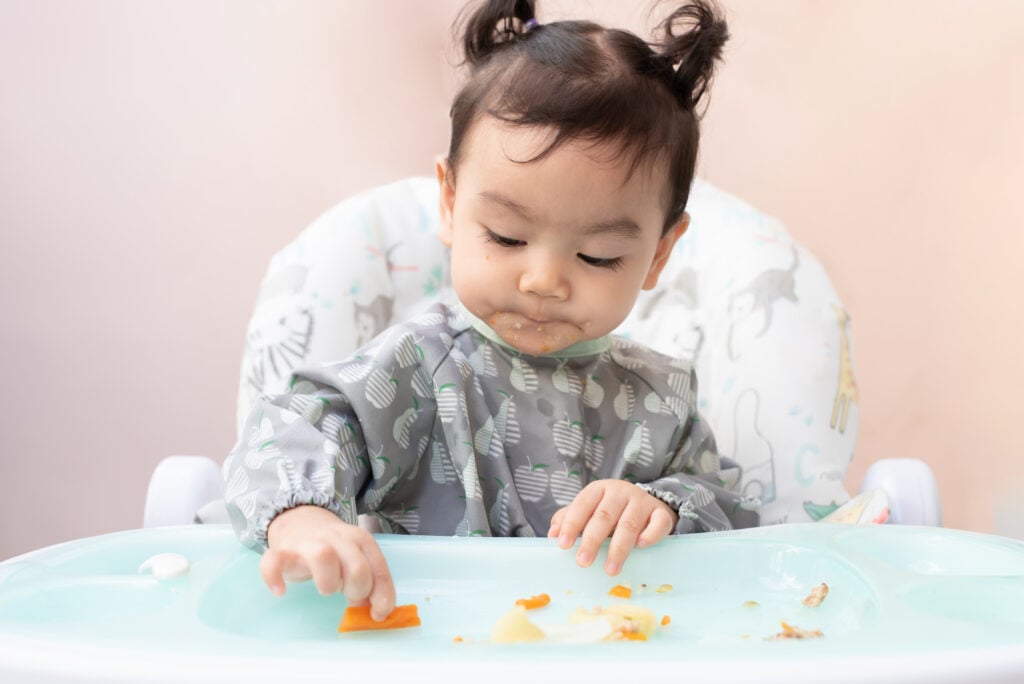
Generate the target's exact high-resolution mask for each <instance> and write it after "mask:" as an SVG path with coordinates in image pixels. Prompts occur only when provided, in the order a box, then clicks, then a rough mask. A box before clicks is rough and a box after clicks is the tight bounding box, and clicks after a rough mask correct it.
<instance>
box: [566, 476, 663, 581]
mask: <svg viewBox="0 0 1024 684" xmlns="http://www.w3.org/2000/svg"><path fill="white" fill-rule="evenodd" d="M676 519H677V515H676V512H675V511H673V510H672V508H671V507H670V506H669V505H668V504H667V503H665V502H664V501H661V500H660V499H656V498H655V497H653V496H651V495H650V494H648V493H647V492H645V491H644V490H642V489H640V488H639V487H637V486H636V485H634V484H631V483H629V482H626V481H625V480H596V481H594V482H591V483H590V484H588V485H587V486H586V487H584V488H583V490H582V491H580V493H579V494H577V495H576V498H575V499H573V501H572V503H571V504H569V505H568V506H566V507H564V508H560V509H559V510H558V511H556V512H555V514H554V515H553V516H551V529H549V530H548V537H550V538H555V537H557V538H558V545H559V546H560V547H562V548H563V549H568V548H569V547H571V546H572V545H573V543H575V541H576V537H578V536H580V533H581V532H582V535H583V538H582V539H581V540H580V548H579V551H577V552H576V562H577V563H579V564H580V566H582V567H584V568H585V567H589V566H590V564H591V563H593V562H594V557H595V556H597V550H598V548H600V546H601V544H602V543H603V542H604V540H605V539H607V538H608V537H609V536H611V538H612V541H611V544H610V545H609V547H608V560H607V562H606V563H605V566H604V571H605V572H606V573H608V574H609V575H617V574H618V573H619V570H621V569H622V564H623V563H625V562H626V557H627V556H628V555H629V552H630V551H632V550H633V547H634V546H636V547H638V548H643V547H644V546H650V545H651V544H654V543H656V542H659V541H661V540H662V538H664V537H665V535H667V534H668V533H669V532H671V531H672V530H673V529H675V526H676Z"/></svg>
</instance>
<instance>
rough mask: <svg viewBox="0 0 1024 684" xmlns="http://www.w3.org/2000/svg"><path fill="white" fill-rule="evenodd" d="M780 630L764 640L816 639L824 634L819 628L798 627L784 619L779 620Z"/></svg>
mask: <svg viewBox="0 0 1024 684" xmlns="http://www.w3.org/2000/svg"><path fill="white" fill-rule="evenodd" d="M781 624H782V631H781V632H779V633H778V634H775V635H773V636H770V637H765V640H766V641H781V640H783V639H817V638H820V637H823V636H825V635H824V634H823V633H822V631H821V630H820V629H800V628H799V627H795V626H794V625H791V624H788V623H786V622H785V621H782V622H781Z"/></svg>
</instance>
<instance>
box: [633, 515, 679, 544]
mask: <svg viewBox="0 0 1024 684" xmlns="http://www.w3.org/2000/svg"><path fill="white" fill-rule="evenodd" d="M675 526H676V517H675V515H674V514H673V512H671V511H670V510H668V509H666V508H664V507H663V506H659V507H658V508H656V509H654V512H653V513H651V517H650V520H648V522H647V527H645V528H644V531H643V532H641V533H640V537H639V538H638V539H637V540H636V545H637V548H641V549H642V548H644V547H645V546H651V545H652V544H657V543H658V542H660V541H661V540H662V539H664V538H665V537H667V536H668V535H669V534H671V533H672V530H673V529H675Z"/></svg>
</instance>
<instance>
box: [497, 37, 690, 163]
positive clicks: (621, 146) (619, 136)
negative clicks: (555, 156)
mask: <svg viewBox="0 0 1024 684" xmlns="http://www.w3.org/2000/svg"><path fill="white" fill-rule="evenodd" d="M595 53H596V55H597V60H600V61H599V62H596V63H598V64H600V63H601V62H603V63H604V65H603V66H606V68H598V69H593V65H594V64H595V62H591V63H590V66H591V68H592V70H591V71H590V72H589V73H580V72H574V71H567V70H566V69H565V68H564V65H562V66H558V67H554V66H551V65H548V64H544V63H538V62H536V61H534V60H531V59H528V58H522V57H521V58H519V59H517V60H515V61H514V62H513V63H512V64H508V63H506V64H505V65H503V66H504V67H505V68H504V69H502V70H501V73H500V74H496V75H495V78H494V79H493V80H492V81H491V82H490V84H489V87H488V89H487V90H488V91H489V92H488V93H487V94H486V95H485V97H484V103H483V105H484V106H483V111H485V112H486V113H487V114H489V115H490V116H493V117H494V118H496V119H498V120H499V121H502V122H505V123H507V124H511V125H514V126H540V127H545V128H549V129H550V130H552V131H553V133H554V135H553V137H552V139H551V142H550V143H549V144H548V145H547V146H545V147H544V148H543V149H541V150H540V151H539V152H538V154H537V155H535V156H534V157H533V158H531V159H523V160H516V161H522V162H525V163H528V162H533V161H537V160H540V159H543V158H544V157H545V156H547V155H548V154H550V153H551V152H553V151H554V150H555V149H557V148H558V147H559V146H561V145H563V144H564V143H566V142H569V141H586V142H593V144H594V145H595V146H596V145H607V146H609V149H610V150H611V151H612V155H613V159H612V161H619V160H621V159H628V160H629V175H632V174H633V173H634V172H635V171H636V170H637V169H638V168H640V167H642V166H644V165H645V164H647V163H650V162H653V161H655V160H660V159H664V161H666V162H669V159H670V158H671V157H672V156H674V155H673V154H672V151H673V150H676V149H678V148H679V146H680V143H682V141H681V140H680V139H679V132H680V131H681V130H685V128H686V126H685V125H683V126H681V125H680V124H681V123H682V122H681V121H680V119H681V118H687V113H686V112H684V111H683V110H682V109H680V107H679V106H678V104H676V102H675V100H674V98H673V97H672V95H671V94H670V93H668V92H667V91H666V90H665V88H664V87H663V86H661V85H660V84H658V83H657V82H656V81H655V80H653V79H651V78H645V77H642V76H639V75H637V74H635V73H630V72H629V71H627V70H626V69H623V68H622V66H621V65H616V64H614V63H613V62H612V60H610V59H609V58H608V55H607V54H605V53H603V52H601V51H598V50H596V49H595ZM494 66H496V65H494ZM641 103H643V104H641ZM669 163H670V162H669Z"/></svg>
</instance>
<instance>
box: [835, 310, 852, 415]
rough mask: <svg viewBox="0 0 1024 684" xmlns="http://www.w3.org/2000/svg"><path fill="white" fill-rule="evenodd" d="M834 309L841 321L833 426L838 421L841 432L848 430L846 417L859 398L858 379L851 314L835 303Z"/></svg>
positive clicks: (839, 321)
mask: <svg viewBox="0 0 1024 684" xmlns="http://www.w3.org/2000/svg"><path fill="white" fill-rule="evenodd" d="M832 310H833V311H835V312H836V318H837V319H838V323H839V383H838V387H837V388H836V401H835V404H834V405H833V407H832V428H833V429H834V428H835V427H836V422H838V423H839V432H846V417H847V415H848V414H849V412H850V405H851V404H853V403H854V402H856V401H857V399H858V395H857V380H856V378H854V377H853V358H852V356H851V354H850V334H849V331H848V330H847V326H848V325H849V323H850V316H849V314H847V313H846V311H844V310H843V309H841V308H839V307H838V306H836V305H835V304H833V305H832ZM840 413H841V415H840Z"/></svg>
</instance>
